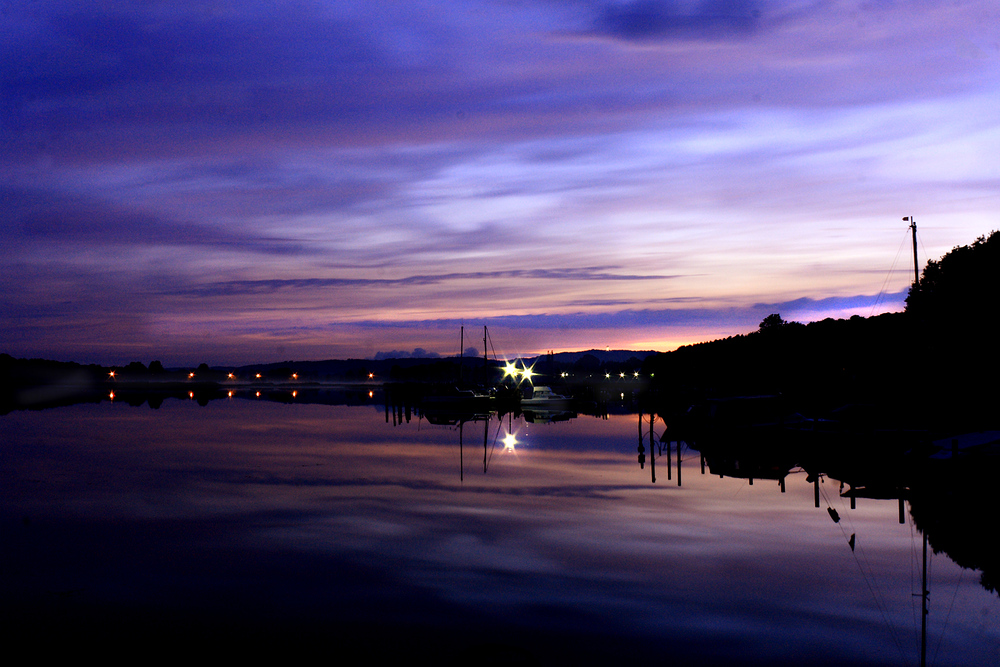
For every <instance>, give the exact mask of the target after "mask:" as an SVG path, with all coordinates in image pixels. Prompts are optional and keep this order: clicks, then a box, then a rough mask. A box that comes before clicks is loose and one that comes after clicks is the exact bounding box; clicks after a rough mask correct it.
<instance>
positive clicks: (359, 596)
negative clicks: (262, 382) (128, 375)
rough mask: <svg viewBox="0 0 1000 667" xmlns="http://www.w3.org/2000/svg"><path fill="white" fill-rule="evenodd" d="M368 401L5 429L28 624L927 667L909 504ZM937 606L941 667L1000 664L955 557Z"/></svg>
mask: <svg viewBox="0 0 1000 667" xmlns="http://www.w3.org/2000/svg"><path fill="white" fill-rule="evenodd" d="M345 391H346V390H345ZM367 391H368V390H365V391H363V392H361V391H359V393H343V394H334V393H328V394H325V395H324V394H316V395H313V396H311V397H310V396H309V392H307V391H302V390H300V391H299V394H298V395H297V396H295V397H294V398H289V399H288V400H286V401H285V402H277V401H271V400H259V399H257V398H256V397H255V396H251V395H239V394H237V395H236V396H233V397H229V396H228V395H227V396H224V397H222V398H221V399H220V400H214V399H213V400H210V401H208V402H206V404H205V406H204V407H200V406H199V402H198V401H197V400H196V399H195V400H192V399H190V398H187V397H186V396H180V397H177V398H176V399H173V398H171V399H169V400H162V401H160V402H159V403H158V409H156V410H149V409H137V408H133V407H130V406H129V404H128V402H127V401H123V400H120V398H117V397H116V399H115V401H114V402H110V401H103V402H101V403H100V404H83V405H77V406H72V407H66V408H60V409H57V410H49V411H45V412H18V413H11V414H9V415H6V416H4V417H2V426H3V429H4V446H3V449H2V454H0V455H2V457H3V458H2V465H0V474H2V476H3V478H2V480H0V494H2V504H0V521H2V534H3V536H4V539H3V540H2V546H0V565H2V571H3V572H5V573H7V574H6V576H5V577H4V578H3V580H2V583H0V596H2V599H3V600H4V602H3V610H4V619H3V620H4V622H5V627H7V628H17V629H19V630H23V631H24V632H27V633H29V635H32V636H37V635H46V634H48V633H50V632H52V631H53V628H55V629H56V630H57V631H58V632H59V633H64V632H70V633H71V634H74V635H75V637H74V638H75V639H78V640H81V641H84V642H86V641H94V639H93V638H100V639H101V640H108V639H109V638H110V637H112V636H119V635H120V633H121V630H122V628H126V629H128V630H130V631H136V632H139V633H140V634H142V635H143V636H150V637H152V638H154V639H157V640H159V642H158V644H157V645H164V644H170V645H177V646H178V650H181V648H180V647H183V648H185V649H187V648H192V647H193V645H194V639H196V638H201V639H203V638H205V637H212V638H216V639H218V638H219V637H225V638H226V639H231V638H232V637H233V636H234V635H238V637H239V638H241V639H242V640H243V641H244V642H245V646H249V647H251V648H252V649H253V651H250V652H254V651H256V650H257V649H259V648H260V647H261V644H262V642H265V643H266V642H271V644H267V645H268V646H275V647H277V648H276V649H275V650H276V651H278V652H279V653H281V654H284V653H285V652H294V651H296V650H297V647H300V646H305V645H308V646H310V647H312V648H315V647H316V646H317V645H320V646H326V647H330V646H335V647H338V650H340V647H346V648H356V647H359V646H360V647H363V648H364V649H365V650H366V651H368V652H373V653H375V654H377V655H376V656H375V657H379V656H382V657H386V656H389V655H392V657H396V658H400V657H403V658H405V659H412V658H414V657H428V656H429V657H433V658H435V659H442V660H456V661H457V660H463V661H465V662H468V661H469V660H476V659H483V658H484V652H485V653H487V654H489V655H494V656H496V655H501V656H514V657H512V658H511V659H522V658H525V657H528V658H534V659H537V660H538V661H539V662H542V663H544V664H548V663H554V664H564V663H569V662H573V663H581V662H582V663H586V664H592V663H595V662H609V661H611V660H618V661H623V660H624V661H634V660H656V661H658V662H663V661H670V662H671V664H732V663H734V662H737V663H740V664H745V663H754V662H757V663H759V664H838V665H843V664H899V665H903V664H916V651H917V646H918V643H917V641H915V637H914V635H913V631H914V626H913V618H914V615H913V609H914V606H913V605H914V598H913V593H914V592H915V591H918V590H919V582H918V583H917V584H916V586H917V588H916V589H915V588H914V583H913V580H912V579H911V569H910V563H911V559H912V554H913V553H914V551H913V549H914V544H917V545H919V537H920V536H919V533H918V532H917V531H916V528H917V526H915V525H914V524H913V523H912V522H911V521H910V520H909V515H907V517H906V519H907V520H906V522H905V523H903V524H900V523H899V522H898V500H896V499H890V500H882V499H879V498H876V497H870V498H869V497H866V496H864V495H863V494H860V493H856V494H854V495H853V497H852V496H851V495H849V494H848V493H847V492H848V491H850V489H851V488H861V487H860V485H859V486H852V484H853V483H852V482H850V481H848V482H845V487H844V492H843V493H842V492H841V488H840V480H837V479H836V478H834V477H833V476H832V474H833V473H832V472H830V471H831V470H833V468H829V469H826V470H822V471H820V469H819V468H816V469H815V471H814V470H813V469H810V468H808V467H807V466H806V464H805V463H803V462H800V461H797V460H787V459H785V458H782V457H783V456H784V455H785V454H786V453H785V452H781V451H778V452H776V453H775V454H774V456H770V455H769V456H763V455H760V456H759V457H758V458H757V459H752V458H750V455H749V453H748V452H741V451H739V450H738V449H733V450H725V449H718V448H717V449H715V450H712V449H711V448H709V447H706V446H702V445H698V443H693V442H692V443H687V442H683V441H681V442H678V441H676V440H673V441H671V440H669V439H668V440H666V441H664V439H663V433H664V423H663V421H662V419H660V418H655V419H653V420H652V421H651V419H650V416H649V415H648V414H646V415H645V416H642V415H636V414H627V415H615V414H606V415H604V416H603V417H601V418H595V417H591V416H577V417H576V418H573V419H568V420H563V421H558V420H541V419H537V418H536V419H530V420H529V419H527V418H526V416H516V415H514V414H510V413H508V414H505V415H502V416H501V415H497V414H494V413H488V412H487V413H481V414H476V413H472V414H471V415H470V414H468V413H463V414H451V415H448V414H446V413H444V412H440V413H437V414H433V413H425V412H423V411H421V410H417V409H415V408H413V407H412V406H411V407H410V409H409V411H407V409H406V408H405V407H403V406H400V407H393V406H391V405H390V404H389V402H388V401H384V400H380V399H381V398H382V397H380V396H378V395H375V396H368V395H367ZM306 401H313V402H306ZM336 401H341V402H340V403H337V402H336ZM352 402H356V403H357V404H351V403H352ZM637 424H638V427H637ZM666 430H667V432H668V433H669V428H667V429H666ZM510 436H513V437H514V441H510V440H509V439H508V438H509V437H510ZM639 444H641V445H642V447H643V448H644V449H645V454H646V460H645V464H644V466H641V465H639V461H637V458H636V457H637V454H641V452H637V448H638V445H639ZM697 447H702V449H701V450H699V449H698V448H697ZM856 458H862V457H856ZM808 465H809V466H811V465H812V464H811V463H810V464H808ZM768 471H771V472H768ZM816 471H819V472H816ZM703 473H704V474H703ZM720 475H721V476H720ZM682 476H683V484H682V483H681V479H682ZM859 479H860V478H859ZM970 479H971V478H970ZM751 480H752V481H753V483H751ZM976 481H977V482H979V481H985V480H979V479H976ZM665 482H668V483H665ZM859 484H860V483H859ZM869 486H871V484H869ZM911 486H912V487H913V488H917V487H916V485H911ZM925 488H927V489H930V488H933V486H928V487H925ZM817 489H818V492H819V494H820V500H821V501H822V502H821V503H820V507H819V508H817V506H816V502H815V494H816V493H817ZM964 492H965V490H964V489H963V493H964ZM921 493H923V491H921ZM956 493H957V492H956ZM928 494H929V495H928V496H926V498H925V497H924V496H922V495H921V496H920V497H919V498H918V496H917V495H916V494H914V495H913V497H912V498H909V499H908V500H907V503H908V506H909V507H912V508H913V515H914V516H916V517H918V523H919V524H920V525H921V526H923V525H924V524H926V525H927V526H931V525H932V524H933V522H934V521H937V519H933V518H932V517H931V515H930V514H923V515H922V514H921V512H923V511H924V510H922V509H921V507H923V508H929V507H932V506H940V505H942V504H945V503H943V502H942V500H941V498H939V497H936V496H935V495H934V493H933V492H930V491H928ZM871 495H872V496H874V495H877V494H871ZM951 499H952V500H951V502H949V503H948V504H947V506H948V512H949V513H951V514H952V516H955V515H965V516H974V513H973V512H970V511H969V510H968V506H966V505H964V503H965V502H968V501H969V498H967V497H965V496H959V495H953V496H951ZM828 509H834V510H836V511H837V512H838V514H839V517H840V521H839V523H835V522H834V521H832V520H831V514H830V513H829V511H828ZM928 511H929V510H928ZM951 532H952V533H953V534H958V533H961V532H962V529H961V528H960V527H959V524H956V523H954V522H953V523H952V531H951ZM970 532H981V531H978V530H976V529H974V527H970ZM852 534H853V535H856V538H855V548H854V549H853V550H852V549H851V547H850V546H849V543H848V538H849V536H850V535H852ZM943 539H945V538H943ZM946 539H954V537H953V536H949V537H948V538H946ZM963 549H966V548H964V547H963ZM972 551H974V550H971V549H970V550H969V552H970V553H971V552H972ZM968 558H969V559H970V562H972V561H976V562H980V561H981V559H979V560H977V559H978V557H977V556H974V555H973V556H968ZM975 567H981V566H975ZM932 590H934V595H933V596H932V602H933V601H936V600H939V599H940V600H942V603H940V605H935V606H932V610H931V615H930V617H929V618H930V630H931V632H930V634H931V636H932V637H933V641H932V643H931V646H932V648H933V647H938V648H937V651H938V653H937V655H938V660H937V661H936V662H934V663H932V664H942V663H946V664H969V665H972V664H989V663H990V662H991V661H994V660H996V659H997V657H998V655H1000V654H998V652H997V647H998V646H1000V635H998V631H997V627H996V626H997V624H996V621H995V618H996V614H997V613H998V612H1000V604H998V598H997V596H996V595H995V594H991V593H989V592H988V591H987V590H985V589H984V588H983V587H982V586H981V585H980V584H979V583H978V582H977V581H976V580H975V577H974V576H973V575H972V574H971V573H969V572H967V571H963V570H962V569H961V568H959V567H958V566H956V565H954V564H953V563H952V562H951V561H950V560H949V559H947V558H939V559H937V560H935V564H934V580H933V582H932ZM944 600H949V601H950V600H954V603H953V604H952V603H950V602H949V603H948V605H947V606H946V605H945V604H944V602H943V601H944ZM916 604H917V605H918V607H917V608H918V609H919V599H917V603H916ZM949 607H950V611H949ZM74 629H76V630H74ZM175 631H179V632H177V633H175ZM168 635H169V637H170V639H171V641H170V642H164V641H163V640H164V639H165V637H167V636H168ZM26 636H27V635H26ZM389 636H391V638H392V640H393V641H387V638H388V637H389ZM230 646H233V644H231V645H230Z"/></svg>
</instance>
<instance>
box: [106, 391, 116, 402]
mask: <svg viewBox="0 0 1000 667" xmlns="http://www.w3.org/2000/svg"><path fill="white" fill-rule="evenodd" d="M108 398H110V399H111V400H112V401H113V400H115V392H111V393H110V394H108Z"/></svg>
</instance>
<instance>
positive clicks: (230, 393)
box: [227, 389, 233, 398]
mask: <svg viewBox="0 0 1000 667" xmlns="http://www.w3.org/2000/svg"><path fill="white" fill-rule="evenodd" d="M227 396H229V398H232V397H233V390H232V389H230V390H229V393H228V394H227Z"/></svg>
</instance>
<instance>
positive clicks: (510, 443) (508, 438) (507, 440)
mask: <svg viewBox="0 0 1000 667" xmlns="http://www.w3.org/2000/svg"><path fill="white" fill-rule="evenodd" d="M516 444H517V438H515V437H514V434H513V433H508V434H507V435H505V436H504V437H503V448H504V449H505V450H507V451H508V452H512V451H514V445H516Z"/></svg>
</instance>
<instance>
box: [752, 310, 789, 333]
mask: <svg viewBox="0 0 1000 667" xmlns="http://www.w3.org/2000/svg"><path fill="white" fill-rule="evenodd" d="M786 324H788V323H787V322H785V320H783V319H781V315H779V314H778V313H771V314H770V315H768V316H767V317H765V318H764V319H763V320H761V321H760V328H759V329H758V330H759V331H774V330H775V329H780V328H781V327H783V326H785V325H786Z"/></svg>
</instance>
